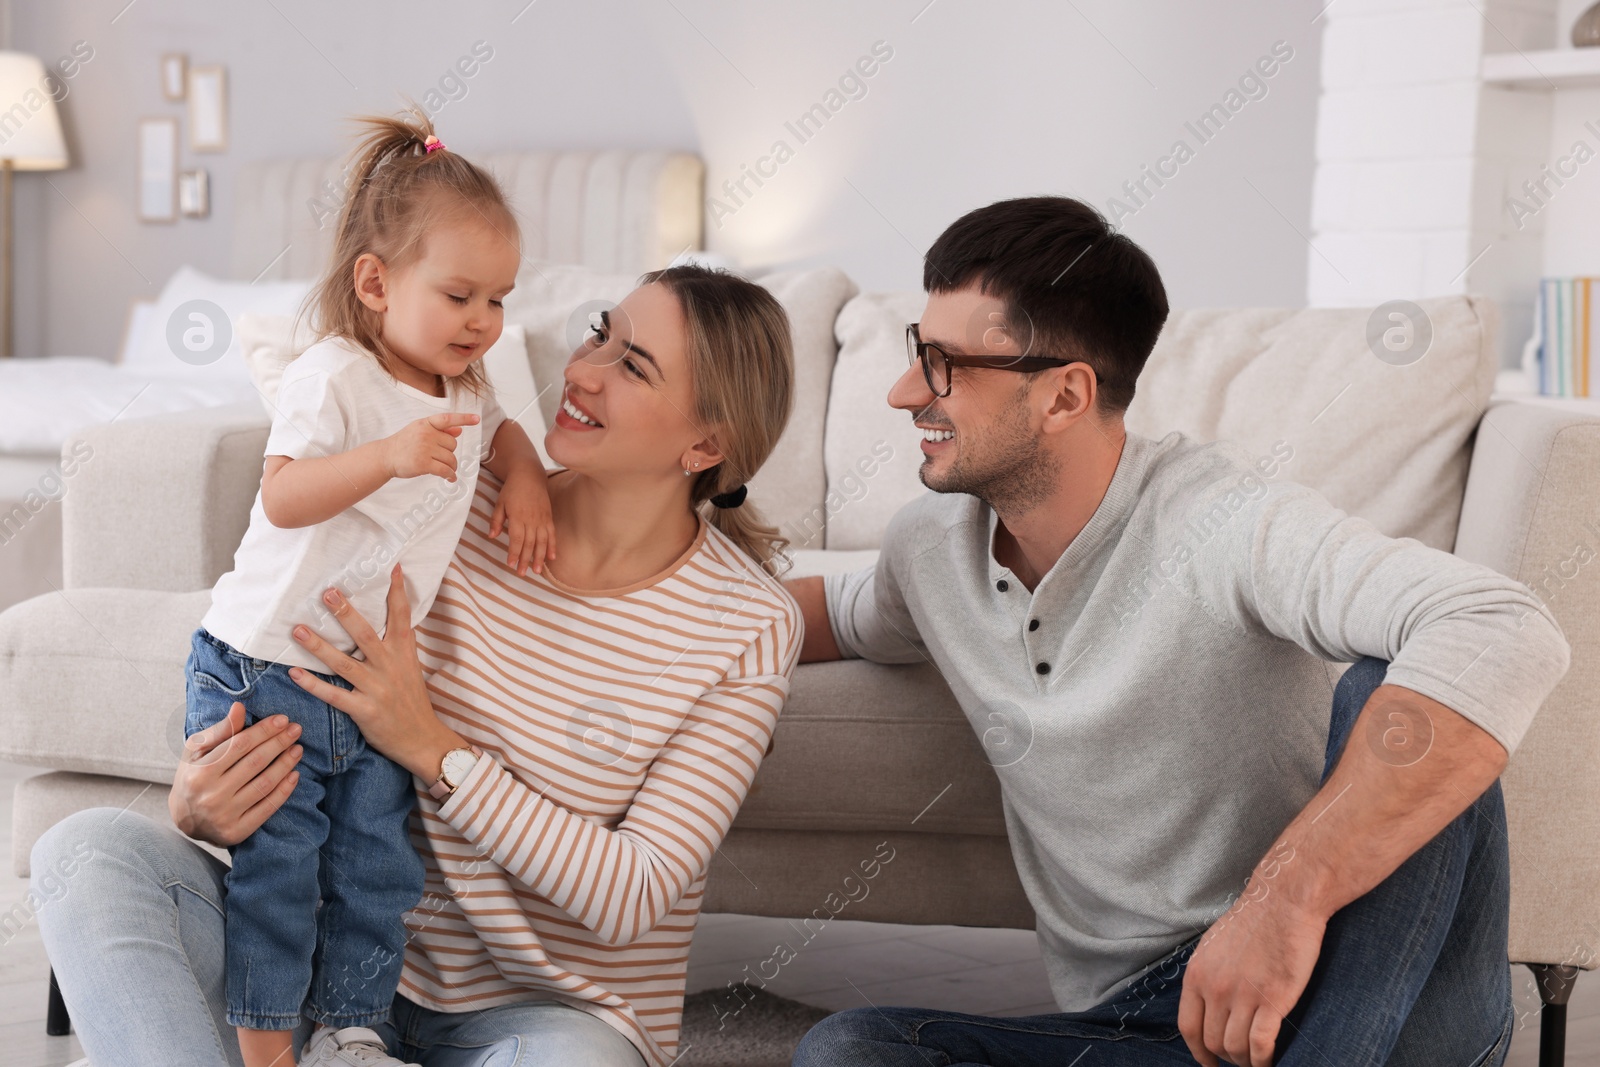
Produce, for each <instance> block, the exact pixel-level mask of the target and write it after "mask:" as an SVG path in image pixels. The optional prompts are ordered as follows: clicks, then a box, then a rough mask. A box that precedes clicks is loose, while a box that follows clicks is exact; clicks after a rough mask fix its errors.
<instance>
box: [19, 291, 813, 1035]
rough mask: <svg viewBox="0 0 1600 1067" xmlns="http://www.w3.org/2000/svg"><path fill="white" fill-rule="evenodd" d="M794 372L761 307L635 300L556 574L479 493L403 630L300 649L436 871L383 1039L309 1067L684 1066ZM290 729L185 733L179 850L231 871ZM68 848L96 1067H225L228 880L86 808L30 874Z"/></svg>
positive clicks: (764, 608)
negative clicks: (762, 498)
mask: <svg viewBox="0 0 1600 1067" xmlns="http://www.w3.org/2000/svg"><path fill="white" fill-rule="evenodd" d="M792 373H793V371H792V365H791V354H790V341H789V331H788V323H787V320H786V318H785V316H784V313H783V311H782V309H781V308H780V307H779V306H778V304H777V303H776V301H774V300H773V298H772V297H771V295H770V294H768V293H767V292H766V290H764V289H761V288H760V287H758V286H756V285H753V284H751V283H749V282H746V281H743V280H741V279H738V278H736V277H734V276H732V275H728V274H725V273H720V272H713V271H708V270H704V269H701V268H696V267H676V268H671V269H669V270H665V271H659V272H656V273H655V274H651V275H646V277H645V278H644V280H643V283H642V284H641V286H640V287H639V288H638V289H636V290H635V291H634V292H633V293H632V294H630V295H629V296H628V297H627V298H626V299H625V300H623V302H622V303H621V304H620V305H618V307H617V308H615V309H614V310H613V311H612V312H610V313H609V315H607V316H603V317H602V321H600V322H599V323H597V324H596V325H595V327H594V328H593V332H592V334H591V336H590V337H589V339H587V340H586V341H585V342H584V343H583V345H582V346H580V348H579V350H578V351H577V352H575V353H574V354H573V357H572V359H571V360H570V361H569V362H568V364H567V367H566V370H565V373H564V375H563V377H564V384H565V389H564V391H563V394H562V398H561V404H560V409H561V410H560V413H559V414H558V415H557V416H556V419H555V427H554V428H553V429H552V430H551V431H550V434H549V436H548V437H547V438H546V446H547V449H548V451H549V453H550V455H551V458H552V459H553V460H554V461H555V462H556V463H557V464H558V465H559V467H560V468H561V469H559V470H558V471H557V472H555V473H553V474H552V475H551V476H550V492H551V502H552V507H553V510H554V512H555V522H556V543H557V544H559V545H560V546H561V551H560V556H559V558H558V559H555V560H553V561H551V562H549V563H548V564H547V566H546V573H545V574H543V575H537V574H535V575H529V576H527V577H518V576H517V575H515V574H514V573H513V572H512V571H511V570H510V569H509V568H508V567H507V566H506V564H505V549H504V548H503V547H501V546H498V545H496V544H495V543H494V541H493V540H492V539H491V537H490V536H489V534H490V525H491V524H490V517H491V514H492V512H493V510H494V502H495V494H496V491H497V489H498V483H497V482H496V481H495V480H494V479H493V478H492V476H488V475H484V476H483V477H481V478H480V483H479V488H478V496H477V499H476V500H475V501H474V506H473V510H472V515H471V517H470V518H469V520H468V522H467V528H466V530H465V532H464V533H463V535H462V538H461V542H460V545H459V546H458V548H457V551H456V555H455V557H454V559H453V560H452V562H451V564H450V569H449V571H448V572H447V574H446V577H445V580H444V583H443V585H442V587H441V588H440V591H439V595H438V598H437V600H436V602H435V604H434V606H433V609H432V611H431V613H430V614H429V615H428V617H427V618H426V619H425V620H424V621H423V623H422V624H420V625H419V626H418V627H417V628H416V630H415V631H413V630H412V629H411V628H410V626H409V625H407V623H406V620H408V619H409V617H410V611H409V605H408V604H407V603H406V599H405V592H404V587H403V584H402V582H401V578H400V575H399V572H398V570H396V572H395V574H394V575H392V576H391V586H390V593H389V601H388V615H389V621H388V624H387V626H386V628H385V632H384V636H383V637H382V638H381V639H380V638H379V637H378V636H377V634H376V632H375V631H374V629H373V625H372V623H373V622H374V621H375V620H367V619H363V618H361V617H360V616H359V615H357V614H356V613H355V612H353V611H352V610H351V609H350V608H349V606H348V604H347V603H346V602H344V601H343V600H342V598H340V597H339V596H338V595H337V593H336V592H335V591H332V590H330V592H329V596H328V597H327V600H328V604H329V607H330V608H331V609H332V611H333V613H334V615H335V617H336V618H337V619H338V620H339V621H340V623H341V624H342V625H343V626H344V627H345V629H346V630H347V631H348V632H349V634H350V636H351V637H352V638H353V639H354V640H355V641H356V642H357V644H358V646H359V648H360V650H361V652H362V655H363V659H361V660H357V659H353V658H351V657H348V656H345V655H343V654H341V653H339V652H337V651H336V650H335V649H333V648H332V647H331V646H329V645H327V644H326V643H324V642H322V641H320V640H319V639H318V638H316V636H315V635H314V634H312V633H311V632H310V631H309V630H305V629H304V628H297V633H296V639H297V640H300V641H301V643H302V644H303V646H304V647H305V648H306V649H307V650H308V651H309V652H311V653H312V654H313V655H315V656H316V657H317V658H318V659H319V660H321V661H322V662H324V663H326V664H327V667H328V670H329V672H330V673H332V674H336V675H338V676H340V677H341V678H343V680H345V681H347V682H348V683H350V685H351V686H352V687H353V688H352V689H349V690H346V689H343V688H340V687H338V686H333V685H329V684H328V683H326V682H323V681H321V680H319V679H317V678H315V676H313V675H311V674H307V673H305V672H299V673H300V675H301V677H300V678H297V681H300V682H301V684H302V685H304V686H305V687H306V688H307V690H308V691H310V692H311V693H313V694H314V695H316V696H318V697H320V698H322V699H324V700H327V701H328V702H329V703H330V704H333V705H334V706H335V707H337V708H339V709H340V710H342V711H345V712H347V713H348V714H349V715H350V717H351V718H352V719H353V720H354V721H355V722H356V724H357V725H358V726H359V728H360V730H361V735H362V736H361V739H360V740H362V741H364V742H365V743H367V744H370V745H371V746H373V747H374V748H376V749H377V750H378V751H379V752H381V753H382V754H383V755H385V756H387V757H389V758H390V759H393V760H394V761H395V762H397V763H399V764H401V765H402V766H404V767H406V768H407V769H408V770H410V771H411V772H412V773H413V775H414V777H415V781H416V785H417V804H418V810H417V812H416V813H415V814H414V815H413V817H412V821H411V836H412V840H413V843H414V844H415V845H416V847H417V850H418V852H419V854H420V855H421V856H422V858H423V861H424V865H425V867H426V871H427V882H426V888H425V891H424V895H423V898H422V901H421V902H420V903H419V904H418V906H417V907H416V908H414V909H413V910H412V911H411V912H410V913H408V915H407V917H406V926H407V930H408V940H407V944H406V948H405V957H404V969H403V972H402V977H401V983H400V992H399V994H398V995H397V996H396V997H395V1000H394V1007H393V1010H392V1012H391V1016H390V1019H389V1021H388V1022H386V1023H383V1024H380V1025H378V1026H377V1027H374V1028H373V1029H372V1030H367V1029H365V1028H359V1027H349V1028H346V1029H345V1030H341V1031H338V1032H337V1034H335V1035H334V1036H335V1037H336V1038H337V1039H338V1041H337V1042H327V1041H324V1042H322V1046H326V1047H321V1048H319V1051H318V1052H317V1054H316V1056H317V1060H318V1062H323V1061H324V1058H325V1060H326V1062H330V1063H334V1062H337V1063H366V1062H373V1063H381V1062H386V1061H385V1059H384V1054H383V1051H382V1049H380V1048H379V1044H378V1043H379V1042H380V1041H381V1043H382V1045H383V1046H385V1047H386V1049H387V1053H388V1054H390V1055H393V1056H396V1057H399V1058H400V1059H401V1060H403V1061H407V1062H410V1061H415V1062H418V1063H421V1064H423V1065H424V1067H467V1065H488V1064H501V1063H505V1064H512V1063H515V1064H518V1065H531V1064H552V1065H555V1064H560V1065H563V1067H571V1065H587V1064H592V1065H596V1067H602V1065H603V1067H612V1065H624V1064H626V1065H629V1067H638V1065H640V1064H648V1065H649V1067H665V1065H666V1064H668V1063H670V1062H671V1061H672V1059H673V1058H674V1057H675V1056H676V1054H677V1046H678V1029H679V1023H680V1020H681V1014H682V1008H683V989H684V974H685V963H686V960H687V957H688V950H689V941H690V938H691V936H692V934H693V931H694V926H695V921H696V918H697V916H698V912H699V904H700V898H701V895H702V892H703V886H704V879H705V874H706V870H707V867H708V865H709V863H710V859H711V855H712V853H713V852H714V851H715V850H716V848H717V846H718V845H719V844H720V843H721V841H722V838H723V836H724V835H725V834H726V833H727V830H728V826H729V824H730V823H731V822H732V821H733V817H734V815H735V813H736V812H737V811H738V808H739V805H740V804H741V803H742V802H743V800H744V797H745V795H746V793H747V791H748V790H749V787H750V782H751V779H752V778H753V776H754V775H755V772H756V768H757V766H758V765H759V764H760V761H761V758H762V756H763V755H764V754H765V752H766V749H767V747H768V744H769V741H770V739H771V735H772V730H773V727H774V726H775V724H776V720H777V716H778V713H779V711H780V709H781V708H782V705H783V702H784V699H785V698H786V697H787V695H788V689H789V682H790V678H791V677H792V674H793V670H794V665H795V662H796V660H797V657H798V653H799V648H800V641H801V621H800V614H799V611H798V610H797V608H796V606H795V604H794V602H793V600H791V599H790V597H789V596H788V594H787V593H785V592H784V591H783V589H782V588H781V586H779V584H778V583H777V582H776V581H775V580H774V578H773V577H772V575H771V574H770V573H768V571H769V570H770V566H768V565H769V564H770V562H771V561H772V560H774V559H775V558H776V556H775V553H776V552H777V551H778V550H779V549H780V548H781V547H782V540H781V539H780V538H779V537H778V536H777V534H776V531H775V530H773V529H772V528H770V527H766V526H763V525H761V523H760V520H759V517H758V516H757V515H756V514H755V513H754V512H753V510H752V509H751V507H750V505H748V504H745V503H744V495H745V490H744V482H745V481H746V480H747V478H748V477H749V476H751V475H753V474H754V472H755V471H756V470H757V469H758V468H759V467H760V465H761V464H762V463H763V462H764V461H765V460H766V458H767V456H768V455H769V454H770V452H771V450H772V448H773V445H774V444H775V442H776V441H777V439H778V436H779V434H781V433H782V430H783V426H784V423H785V422H786V421H787V418H788V412H789V407H790V396H791V391H792ZM241 699H242V700H243V701H244V703H245V704H248V703H249V699H250V698H249V694H248V693H244V694H242V696H241ZM252 711H253V712H254V713H255V714H256V715H258V716H270V714H271V709H270V708H255V709H252ZM279 719H281V717H267V718H263V719H262V720H261V721H260V722H256V723H254V724H253V725H251V726H250V727H249V728H248V729H243V730H241V729H240V728H241V727H243V725H244V723H245V721H246V720H245V717H244V706H243V705H241V704H235V705H234V707H233V709H232V711H231V712H230V713H229V716H228V719H227V720H226V721H224V722H222V723H219V724H218V725H217V726H216V727H214V728H212V729H211V730H207V731H205V732H204V733H201V734H196V735H195V736H194V737H192V738H190V739H189V742H188V744H186V746H185V748H184V753H183V757H182V760H181V762H180V766H179V768H178V772H177V777H176V779H175V781H174V784H173V789H172V794H171V800H170V806H171V809H172V815H173V820H174V822H175V823H176V824H177V826H178V827H179V828H181V829H182V830H183V831H184V832H185V833H187V834H189V835H190V836H193V837H196V838H199V839H201V840H206V841H210V842H212V843H214V844H217V845H219V846H225V845H228V844H231V843H235V842H237V841H239V840H242V839H243V838H245V837H247V836H249V834H250V833H251V832H253V831H254V830H255V829H256V828H257V827H259V826H260V825H261V824H262V823H263V822H264V821H265V819H266V818H267V816H268V815H270V814H271V813H272V811H273V810H275V809H276V808H277V807H278V806H279V805H281V804H282V803H283V800H284V798H285V797H287V796H288V795H289V793H290V791H292V790H293V789H294V788H295V783H296V780H297V776H296V775H295V774H294V773H293V768H294V766H295V763H296V760H297V759H298V757H299V754H300V753H299V749H298V747H297V746H295V745H294V737H293V736H291V735H293V734H294V733H295V732H297V728H294V727H290V728H285V727H284V724H283V723H282V722H281V721H278V720H279ZM447 756H448V758H447ZM442 772H443V773H442ZM85 841H87V842H88V843H89V844H90V845H91V846H92V847H93V849H94V852H95V858H94V859H93V860H92V861H90V862H88V863H86V864H84V865H83V866H82V867H81V869H80V871H79V872H78V873H77V874H76V875H75V877H74V880H73V882H72V888H71V891H69V892H68V893H67V894H65V895H64V896H62V897H60V898H59V899H58V900H56V901H54V902H52V903H51V904H50V905H49V906H48V907H46V908H45V909H43V910H42V911H41V913H40V925H41V927H42V930H43V934H44V940H45V946H46V949H47V951H48V952H49V956H50V959H51V961H52V963H53V965H54V967H55V970H56V974H57V977H58V979H59V981H60V984H61V989H62V993H63V996H64V997H65V999H66V1002H67V1006H68V1008H69V1010H70V1011H71V1013H72V1016H73V1020H74V1023H75V1024H76V1026H77V1029H78V1032H79V1035H80V1038H81V1040H82V1042H83V1045H84V1050H85V1051H86V1052H87V1053H88V1056H89V1060H90V1062H91V1063H92V1064H94V1065H95V1067H109V1065H111V1064H113V1063H115V1064H152V1065H153V1064H161V1065H164V1067H165V1065H173V1064H190V1063H193V1064H215V1063H218V1062H219V1061H227V1062H229V1063H232V1064H239V1063H240V1062H241V1059H240V1056H239V1050H238V1047H237V1041H236V1038H235V1035H234V1032H233V1028H232V1027H231V1026H228V1025H226V1024H225V1022H224V1011H225V1006H224V1003H223V993H224V984H223V976H224V973H225V972H224V967H223V962H224V961H223V958H222V944H223V941H222V931H223V911H222V909H223V897H222V888H223V881H222V879H223V874H224V871H225V867H224V865H223V864H222V863H221V862H220V861H218V860H216V859H215V858H213V857H212V856H211V855H209V854H208V853H206V852H205V851H204V850H202V849H200V848H199V847H198V846H196V845H194V844H193V843H192V842H189V841H186V840H184V839H183V838H182V837H181V836H179V835H178V834H176V833H174V832H173V831H172V830H171V829H170V828H168V827H163V826H158V825H157V824H155V823H153V822H151V821H149V820H147V819H144V818H142V817H139V816H137V815H134V814H131V813H126V812H120V813H119V812H117V811H115V810H113V809H109V808H100V809H91V810H89V811H84V812H79V813H78V814H77V815H74V816H72V817H70V818H68V819H65V820H63V821H62V822H61V823H59V824H57V825H56V826H55V827H53V828H52V829H51V830H50V831H49V832H48V833H46V834H45V836H44V837H42V838H41V839H40V841H39V842H38V844H37V845H36V846H35V848H34V852H33V863H34V870H35V871H48V870H50V869H51V868H52V866H53V864H54V862H55V861H56V859H57V858H58V857H59V856H62V855H65V854H66V853H69V852H72V851H73V849H74V848H75V847H81V844H80V843H81V842H85ZM330 859H331V860H332V861H333V862H332V865H333V867H334V868H335V869H337V868H338V867H339V865H341V864H356V863H360V862H361V857H360V856H359V855H351V856H338V857H330ZM319 980H329V981H333V982H334V984H335V985H336V986H339V987H342V988H355V986H356V985H357V984H359V983H360V982H361V981H362V976H361V975H360V974H346V975H341V976H319ZM309 1029H310V1026H309V1023H304V1022H303V1023H302V1027H301V1030H300V1031H297V1034H296V1044H295V1047H296V1048H299V1047H300V1042H301V1041H302V1040H303V1039H304V1035H305V1033H307V1032H309ZM337 1044H343V1045H344V1047H343V1048H342V1049H340V1048H337V1047H335V1045H337ZM340 1056H343V1057H344V1058H339V1057H340ZM364 1056H365V1057H368V1058H365V1059H364V1058H363V1057H364ZM286 1067H287V1065H286Z"/></svg>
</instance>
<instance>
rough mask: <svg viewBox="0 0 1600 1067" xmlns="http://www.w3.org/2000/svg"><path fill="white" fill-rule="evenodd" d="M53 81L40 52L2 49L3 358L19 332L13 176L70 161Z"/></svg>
mask: <svg viewBox="0 0 1600 1067" xmlns="http://www.w3.org/2000/svg"><path fill="white" fill-rule="evenodd" d="M52 84H55V85H59V84H60V83H59V81H56V82H52V81H51V80H50V79H47V78H46V76H45V69H44V64H43V63H42V62H40V60H39V57H38V56H30V55H28V54H27V53H26V52H0V271H3V274H4V278H5V280H4V283H3V284H0V356H9V355H11V354H12V351H11V347H12V346H11V338H12V332H13V325H12V324H13V321H14V318H15V316H14V314H13V307H12V293H13V292H14V291H15V289H16V275H15V273H14V264H13V261H12V247H11V246H12V238H11V235H12V225H11V222H12V219H11V174H12V172H13V171H18V170H60V169H62V168H63V167H65V166H66V165H67V142H66V140H65V138H63V137H62V136H61V118H60V116H59V115H57V114H56V102H55V100H54V98H53V97H52V96H51V92H50V90H51V86H52Z"/></svg>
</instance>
